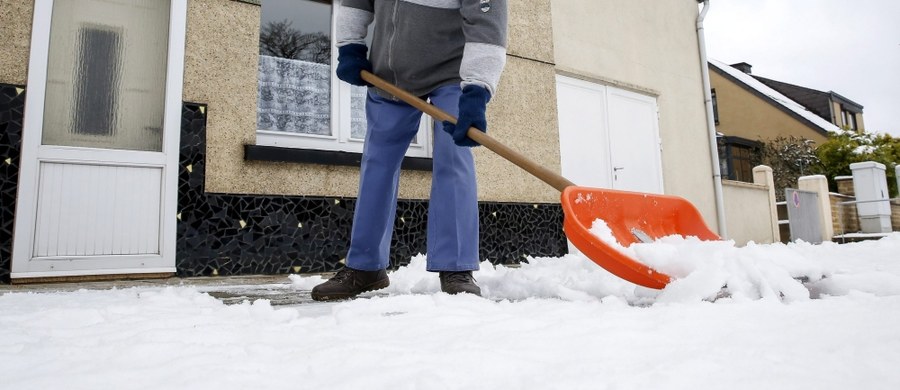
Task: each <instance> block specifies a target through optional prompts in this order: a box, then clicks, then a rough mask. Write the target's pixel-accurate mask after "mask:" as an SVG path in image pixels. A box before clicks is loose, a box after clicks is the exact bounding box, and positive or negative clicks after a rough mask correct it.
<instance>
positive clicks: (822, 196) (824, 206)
mask: <svg viewBox="0 0 900 390" xmlns="http://www.w3.org/2000/svg"><path fill="white" fill-rule="evenodd" d="M797 187H798V188H799V189H801V190H804V191H812V192H815V193H817V194H819V222H820V223H821V225H822V241H831V239H832V238H834V222H833V221H834V220H833V219H832V218H831V196H830V195H829V192H828V179H827V178H825V176H823V175H812V176H803V177H801V178H800V179H798V180H797Z"/></svg>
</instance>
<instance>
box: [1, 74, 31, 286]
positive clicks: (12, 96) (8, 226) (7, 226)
mask: <svg viewBox="0 0 900 390" xmlns="http://www.w3.org/2000/svg"><path fill="white" fill-rule="evenodd" d="M24 120H25V87H22V86H15V85H7V84H0V282H2V283H9V273H10V269H11V266H12V263H11V262H10V259H11V258H12V234H13V226H14V219H13V216H14V215H15V212H16V190H17V189H18V183H19V155H20V151H21V150H22V122H23V121H24Z"/></svg>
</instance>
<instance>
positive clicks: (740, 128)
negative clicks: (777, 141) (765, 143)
mask: <svg viewBox="0 0 900 390" xmlns="http://www.w3.org/2000/svg"><path fill="white" fill-rule="evenodd" d="M709 80H710V86H712V88H714V89H715V90H716V101H717V102H718V111H719V124H718V125H717V126H716V130H717V131H719V132H720V133H722V134H725V135H730V136H737V137H741V138H746V139H749V140H752V141H758V140H771V139H774V138H776V137H779V136H782V137H788V136H792V135H793V136H795V137H798V136H799V137H804V138H806V139H810V140H813V141H815V142H816V143H820V142H824V141H825V140H826V139H827V138H826V137H825V136H824V135H822V134H821V133H819V132H817V131H815V130H813V129H812V128H810V127H809V126H807V125H806V124H804V123H803V122H800V121H799V120H797V119H796V118H794V117H792V116H790V115H788V114H787V113H785V112H784V111H782V110H780V109H778V108H776V107H775V106H773V105H772V104H771V103H770V102H767V101H765V100H763V99H762V98H760V97H758V96H756V95H754V94H753V93H751V92H749V91H747V90H746V89H744V88H742V87H741V86H739V85H738V84H735V83H734V82H732V81H730V80H728V79H726V78H725V77H723V76H722V75H720V74H719V73H717V72H716V71H714V70H712V69H711V70H710V72H709Z"/></svg>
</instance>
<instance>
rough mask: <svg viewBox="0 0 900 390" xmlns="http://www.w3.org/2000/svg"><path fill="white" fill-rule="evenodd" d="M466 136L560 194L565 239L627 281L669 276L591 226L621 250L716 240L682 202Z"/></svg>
mask: <svg viewBox="0 0 900 390" xmlns="http://www.w3.org/2000/svg"><path fill="white" fill-rule="evenodd" d="M362 78H363V80H365V81H367V82H369V83H370V84H372V85H374V86H375V87H377V88H379V89H381V90H383V91H386V92H388V93H390V94H392V95H394V96H396V97H397V98H399V99H400V100H403V101H405V102H406V103H409V104H410V105H412V106H413V107H415V108H418V109H419V110H421V111H422V112H424V113H426V114H428V115H430V116H431V117H432V118H434V119H436V120H438V121H448V122H451V123H454V124H455V123H456V118H454V117H453V116H451V115H450V114H448V113H446V112H444V111H442V110H441V109H439V108H437V107H435V106H433V105H431V104H429V103H427V102H425V101H424V100H422V99H419V98H418V97H416V96H414V95H412V94H410V93H409V92H407V91H404V90H402V89H400V88H399V87H397V86H395V85H393V84H391V83H388V82H387V81H385V80H383V79H381V78H379V77H378V76H375V75H374V74H372V73H370V72H368V71H362ZM466 135H468V136H469V138H471V139H473V140H475V142H478V143H479V144H481V145H483V146H484V147H486V148H488V149H490V150H491V151H492V152H494V153H497V154H498V155H500V157H503V158H504V159H506V160H508V161H509V162H511V163H513V164H516V165H517V166H519V168H522V169H524V170H525V171H527V172H528V173H530V174H532V175H534V176H535V177H537V178H538V179H540V180H541V181H543V182H545V183H547V184H549V185H550V186H552V187H553V188H556V189H557V190H559V191H560V192H562V196H561V198H560V202H561V204H562V208H563V213H564V214H565V219H564V222H563V231H564V232H565V233H566V237H567V238H568V239H569V241H571V242H572V244H574V245H575V247H576V248H578V250H580V251H581V253H582V254H584V255H585V256H586V257H588V258H589V259H591V260H592V261H593V262H594V263H597V264H598V265H599V266H601V267H603V268H605V269H606V270H607V271H609V272H611V273H612V274H614V275H616V276H618V277H620V278H622V279H625V280H627V281H629V282H632V283H634V284H638V285H641V286H644V287H649V288H655V289H662V288H664V287H665V286H666V284H668V283H669V281H670V280H671V278H670V277H669V276H668V275H666V274H664V273H661V272H657V271H656V270H654V269H652V268H650V267H648V266H646V265H644V264H642V263H641V262H639V261H637V260H635V259H633V258H631V257H630V256H628V255H626V254H624V253H622V252H620V251H619V250H617V249H615V247H614V246H613V245H611V244H610V243H607V242H605V241H603V240H601V239H600V238H599V237H597V236H595V235H594V234H592V233H591V231H590V228H591V226H592V224H593V223H594V221H595V220H597V219H601V220H603V221H604V222H606V224H607V225H608V226H609V228H610V230H612V234H613V236H614V237H615V239H616V240H617V241H618V243H619V244H620V245H622V246H624V247H628V246H630V245H631V244H634V243H636V242H652V241H654V240H656V239H658V238H661V237H665V236H671V235H680V236H694V237H697V238H699V239H701V240H720V239H721V238H720V237H719V236H718V235H717V234H716V233H713V231H712V230H710V229H709V227H707V226H706V223H705V222H704V221H703V217H701V216H700V212H699V211H698V210H697V208H696V207H694V205H692V204H691V203H690V202H688V201H687V200H685V199H683V198H680V197H677V196H670V195H656V194H647V193H640V192H627V191H617V190H610V189H602V188H589V187H579V186H576V185H575V184H574V183H572V182H571V181H569V180H568V179H566V178H565V177H562V176H560V175H558V174H556V173H554V172H552V171H550V170H549V169H547V168H544V167H543V166H541V165H538V164H537V163H535V162H534V161H531V160H530V159H528V158H526V157H525V156H523V155H522V154H520V153H518V152H516V151H515V150H512V149H510V148H509V147H507V146H506V145H503V144H501V143H500V142H498V141H497V140H495V139H494V138H491V137H490V136H488V135H487V134H485V133H484V132H482V131H479V130H478V129H476V128H474V127H472V128H469V131H468V133H466Z"/></svg>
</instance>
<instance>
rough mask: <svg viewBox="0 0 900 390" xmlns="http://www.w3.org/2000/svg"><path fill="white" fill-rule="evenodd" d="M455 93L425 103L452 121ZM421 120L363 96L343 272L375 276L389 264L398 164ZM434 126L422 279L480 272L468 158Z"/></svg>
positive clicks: (395, 104) (445, 91) (401, 107)
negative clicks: (355, 193) (361, 139)
mask: <svg viewBox="0 0 900 390" xmlns="http://www.w3.org/2000/svg"><path fill="white" fill-rule="evenodd" d="M461 93H462V92H461V90H460V87H459V86H458V85H451V86H445V87H441V88H438V89H436V90H435V91H433V92H431V93H430V94H429V95H428V96H427V97H428V98H429V99H430V101H431V103H432V104H434V105H435V106H437V107H438V108H440V109H442V110H444V111H446V112H447V113H449V114H451V115H453V116H456V115H457V114H458V110H459V108H458V102H459V96H460V94H461ZM421 117H422V113H421V112H420V111H419V110H417V109H416V108H414V107H412V106H410V105H408V104H406V103H403V102H399V101H392V100H390V99H385V98H383V97H381V96H379V95H378V94H376V93H374V92H369V94H368V98H367V100H366V120H367V121H368V129H367V132H366V140H365V146H364V148H363V158H362V166H361V171H360V180H359V198H358V200H357V203H356V210H355V211H354V215H353V230H352V232H351V236H350V252H349V253H348V254H347V266H348V267H350V268H354V269H358V270H363V271H377V270H381V269H385V268H387V266H388V264H389V256H390V247H391V236H392V234H393V231H394V219H395V217H396V213H397V191H398V184H399V179H400V163H401V162H402V160H403V156H404V154H405V153H406V150H407V148H409V144H410V142H412V139H413V137H414V136H415V135H416V132H417V131H418V129H419V121H420V119H421ZM441 126H442V124H441V123H440V122H437V121H436V122H435V124H434V127H435V131H434V153H433V170H432V178H431V200H430V202H429V203H428V225H427V228H428V236H427V246H428V250H427V252H428V253H427V257H428V261H427V269H428V271H470V270H477V269H478V262H479V257H478V191H477V187H476V183H475V161H474V159H473V157H472V150H471V149H470V148H466V147H459V146H456V144H454V143H453V139H452V138H451V137H450V135H449V134H447V133H446V132H444V131H443V129H442V128H441Z"/></svg>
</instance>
